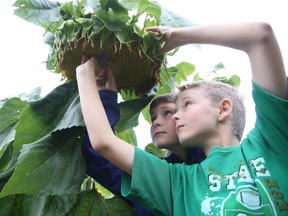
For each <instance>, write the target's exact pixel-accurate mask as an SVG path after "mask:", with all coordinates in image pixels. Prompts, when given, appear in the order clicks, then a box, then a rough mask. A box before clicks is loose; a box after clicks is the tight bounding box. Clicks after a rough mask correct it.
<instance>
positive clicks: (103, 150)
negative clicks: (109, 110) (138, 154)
mask: <svg viewBox="0 0 288 216" xmlns="http://www.w3.org/2000/svg"><path fill="white" fill-rule="evenodd" d="M76 73H77V81H78V88H79V95H80V104H81V109H82V113H83V117H84V121H85V124H86V127H87V131H88V134H89V139H90V142H91V145H92V147H93V148H94V149H95V150H96V151H98V152H99V153H100V154H101V155H103V156H104V157H105V158H106V159H107V160H109V161H111V163H113V164H114V165H115V166H117V167H119V168H120V169H122V170H123V171H125V172H126V173H128V174H131V172H132V166H133V161H134V147H133V146H132V145H130V144H128V143H126V142H124V141H122V140H121V139H119V138H117V137H116V136H115V135H114V133H113V131H112V129H111V127H110V125H109V122H108V120H107V116H106V114H105V111H104V108H103V105H102V103H101V100H100V97H99V93H98V90H99V89H98V86H97V84H96V77H95V76H96V75H99V74H100V75H99V76H102V74H103V73H107V75H108V81H107V82H109V81H111V79H110V78H111V77H112V76H113V75H112V72H111V71H110V69H109V67H108V69H105V68H102V69H101V68H100V66H99V65H98V61H97V59H96V58H91V59H90V60H88V61H87V62H85V63H84V64H82V65H79V66H78V67H77V69H76Z"/></svg>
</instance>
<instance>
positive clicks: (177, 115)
mask: <svg viewBox="0 0 288 216" xmlns="http://www.w3.org/2000/svg"><path fill="white" fill-rule="evenodd" d="M172 119H173V120H174V121H177V120H179V111H177V112H176V113H174V114H173V115H172Z"/></svg>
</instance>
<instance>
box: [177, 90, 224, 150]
mask: <svg viewBox="0 0 288 216" xmlns="http://www.w3.org/2000/svg"><path fill="white" fill-rule="evenodd" d="M176 106H177V112H176V113H175V114H174V115H173V119H174V120H175V121H176V132H177V135H178V138H179V141H180V143H181V144H182V145H184V146H186V147H204V145H205V144H206V143H207V142H208V141H209V140H211V139H212V138H213V137H215V136H214V135H215V134H217V122H218V121H217V116H218V113H219V109H218V107H216V106H212V105H211V102H210V100H209V98H208V97H207V96H206V95H205V93H204V92H203V90H201V89H188V90H184V91H183V92H181V93H180V94H179V96H178V98H177V102H176Z"/></svg>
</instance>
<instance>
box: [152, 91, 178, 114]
mask: <svg viewBox="0 0 288 216" xmlns="http://www.w3.org/2000/svg"><path fill="white" fill-rule="evenodd" d="M176 99H177V94H176V93H166V94H162V95H159V96H158V97H156V98H154V99H153V100H152V102H151V104H150V109H149V113H150V116H151V114H152V111H153V109H154V108H155V107H157V106H158V105H159V104H161V103H176Z"/></svg>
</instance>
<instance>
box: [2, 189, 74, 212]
mask: <svg viewBox="0 0 288 216" xmlns="http://www.w3.org/2000/svg"><path fill="white" fill-rule="evenodd" d="M76 197H77V196H76V195H74V194H73V195H64V196H40V195H24V194H17V195H11V196H7V197H4V198H1V199H0V215H1V216H52V215H53V216H64V215H66V214H67V213H68V212H69V210H70V208H71V207H72V206H73V204H74V203H75V200H76Z"/></svg>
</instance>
